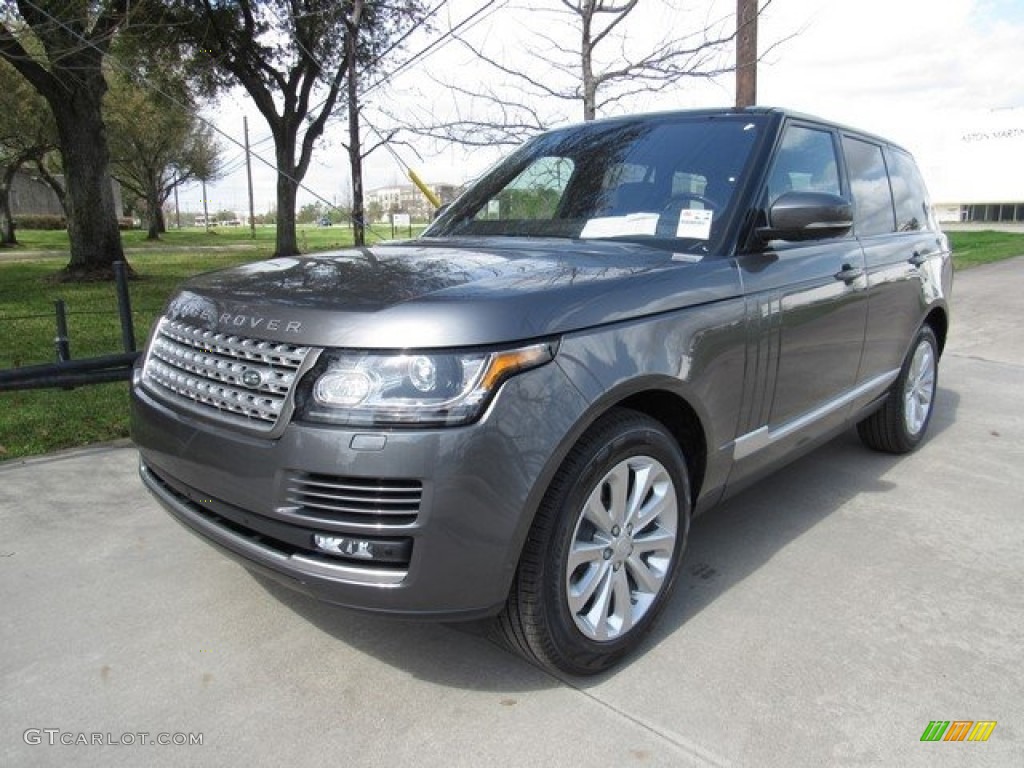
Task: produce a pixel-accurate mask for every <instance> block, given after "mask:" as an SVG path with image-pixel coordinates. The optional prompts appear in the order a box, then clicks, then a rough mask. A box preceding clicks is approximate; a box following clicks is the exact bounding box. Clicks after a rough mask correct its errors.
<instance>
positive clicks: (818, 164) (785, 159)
mask: <svg viewBox="0 0 1024 768" xmlns="http://www.w3.org/2000/svg"><path fill="white" fill-rule="evenodd" d="M838 168H839V164H838V163H837V162H836V147H835V143H834V142H833V141H832V134H831V133H829V132H828V131H822V130H818V129H815V128H808V127H806V126H802V125H790V126H789V127H788V128H787V129H786V133H785V135H784V136H783V138H782V146H781V147H780V148H779V152H778V154H777V155H776V158H775V165H774V166H773V168H772V172H771V173H770V174H769V176H768V204H769V205H771V204H772V203H774V202H775V200H776V199H778V197H779V196H780V195H782V194H784V193H786V192H790V191H798V192H830V193H832V194H833V195H838V194H839V193H840V190H839V172H838Z"/></svg>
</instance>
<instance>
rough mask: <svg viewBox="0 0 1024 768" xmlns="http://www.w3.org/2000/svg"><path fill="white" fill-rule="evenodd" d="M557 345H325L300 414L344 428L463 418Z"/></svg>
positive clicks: (544, 360)
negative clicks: (399, 348)
mask: <svg viewBox="0 0 1024 768" xmlns="http://www.w3.org/2000/svg"><path fill="white" fill-rule="evenodd" d="M556 349H557V344H556V343H555V342H551V341H545V342H539V343H535V344H530V345H528V346H523V347H516V348H514V349H501V350H490V351H480V350H465V351H445V352H438V351H435V350H422V351H416V350H413V351H403V352H396V353H373V352H360V351H349V350H326V351H325V352H324V353H323V354H322V355H321V356H320V360H319V362H318V363H317V365H316V366H315V367H314V368H313V370H312V371H310V372H309V374H307V376H306V378H305V380H304V381H303V385H302V387H300V389H299V393H298V396H297V417H298V418H300V419H303V420H306V421H318V422H324V423H329V424H339V425H346V426H368V427H369V426H377V427H381V426H414V425H415V426H443V425H455V424H467V423H469V422H471V421H474V420H475V419H476V418H478V417H479V415H480V414H481V413H482V412H483V409H484V408H485V407H486V405H487V403H488V402H489V400H490V398H491V396H492V395H493V394H494V392H496V391H497V389H498V387H499V386H501V383H502V382H503V381H505V380H506V379H507V378H509V377H510V376H513V375H515V374H516V373H519V372H521V371H525V370H528V369H530V368H536V367H537V366H539V365H543V364H544V363H547V362H549V361H550V360H552V359H553V358H554V356H555V351H556Z"/></svg>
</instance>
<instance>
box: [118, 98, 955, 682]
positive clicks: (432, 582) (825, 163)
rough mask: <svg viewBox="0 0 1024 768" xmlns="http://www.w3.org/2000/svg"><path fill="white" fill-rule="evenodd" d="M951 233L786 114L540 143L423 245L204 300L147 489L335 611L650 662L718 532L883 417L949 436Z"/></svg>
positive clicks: (682, 120)
mask: <svg viewBox="0 0 1024 768" xmlns="http://www.w3.org/2000/svg"><path fill="white" fill-rule="evenodd" d="M951 279H952V269H951V263H950V252H949V246H948V244H947V240H946V238H945V237H944V235H943V234H942V233H941V232H940V231H939V229H938V227H937V226H936V223H935V220H934V218H933V215H932V209H931V206H930V204H929V201H928V197H927V193H926V191H925V187H924V184H923V183H922V181H921V177H920V175H919V173H918V171H917V169H916V167H915V165H914V161H913V160H912V158H911V156H910V155H909V154H907V152H905V151H904V150H902V149H901V148H899V147H897V146H895V145H893V144H891V143H890V142H887V141H885V140H883V139H880V138H878V137H876V136H871V135H868V134H865V133H862V132H859V131H855V130H851V129H848V128H845V127H842V126H837V125H834V124H831V123H827V122H823V121H821V120H818V119H815V118H811V117H807V116H802V115H796V114H791V113H787V112H785V111H780V110H774V109H746V110H716V111H700V112H682V113H672V114H658V115H644V116H639V117H627V118H618V119H612V120H605V121H598V122H592V123H588V124H585V125H581V126H574V127H569V128H564V129H561V130H556V131H552V132H550V133H546V134H543V135H541V136H539V137H538V138H536V139H534V140H532V141H530V142H529V143H527V144H526V145H525V146H523V147H522V148H521V149H520V150H518V151H517V152H515V153H514V154H512V155H511V156H510V157H509V158H508V159H507V160H505V161H504V162H502V163H501V164H499V165H498V166H497V167H496V168H495V169H494V170H492V171H491V172H490V173H489V174H487V175H486V176H484V177H483V178H482V179H481V180H480V181H479V182H478V183H476V184H474V185H473V186H472V187H471V188H470V189H468V190H467V191H466V192H465V193H464V194H463V195H462V196H461V197H460V198H459V199H458V200H457V201H456V202H454V203H453V204H452V205H451V206H450V207H449V208H447V210H445V211H444V212H443V213H442V214H441V215H440V216H439V217H438V218H437V219H436V220H435V222H434V223H433V224H432V225H431V226H430V227H429V228H428V229H427V230H426V231H425V232H424V233H423V235H422V236H421V237H419V238H417V239H415V240H411V241H408V242H398V243H387V244H381V245H378V246H374V247H372V248H360V249H350V250H345V251H339V252H335V253H326V254H320V255H317V256H312V257H303V258H275V259H270V260H268V261H261V262H257V263H253V264H248V265H245V266H241V267H236V268H233V269H228V270H224V271H220V272H215V273H212V274H207V275H204V276H200V277H197V278H195V279H193V280H191V281H190V282H188V283H187V284H186V285H185V286H183V287H182V288H181V290H180V291H179V292H178V293H177V294H176V295H175V296H174V297H173V298H172V299H171V300H170V302H169V304H168V305H167V308H166V311H165V312H164V314H163V316H162V318H161V319H160V320H159V321H158V323H157V324H156V327H155V328H154V330H153V333H152V336H151V338H150V340H149V344H148V347H147V349H146V353H145V355H144V357H143V359H142V362H141V363H140V365H139V367H138V368H137V370H136V372H135V377H134V383H133V387H132V409H133V414H132V419H133V436H134V438H135V441H136V442H137V444H138V446H139V452H140V455H141V475H142V480H143V482H144V483H145V485H146V486H147V487H148V488H149V490H150V491H152V493H153V494H154V495H155V496H156V498H157V499H158V500H159V501H160V502H161V503H162V504H163V505H164V506H165V507H166V508H167V509H168V510H169V512H170V513H171V514H172V515H173V516H174V517H175V518H176V519H177V520H179V521H180V522H181V523H183V524H184V525H185V526H186V527H187V528H189V529H191V530H192V531H194V532H196V533H198V534H199V535H200V536H202V537H203V538H204V539H206V540H207V541H209V542H211V543H213V544H216V545H218V547H219V548H221V549H222V550H223V551H224V552H225V553H227V554H229V555H231V556H233V557H235V558H237V559H239V560H240V561H241V562H242V563H243V564H244V565H245V566H246V567H248V568H250V569H252V570H254V571H258V572H261V573H263V574H264V575H267V576H270V577H272V578H274V579H276V580H278V581H281V582H283V583H285V584H288V585H290V586H292V587H294V588H296V589H299V590H302V591H303V592H306V593H308V594H311V595H314V596H316V597H318V598H321V599H323V600H326V601H329V602H331V603H336V604H339V605H344V606H350V607H354V608H360V609H364V610H369V611H376V612H381V613H386V614H391V615H396V616H403V617H422V618H428V619H438V620H440V619H444V620H452V619H472V618H481V617H494V622H493V626H494V627H495V628H496V630H497V631H498V632H499V634H500V635H501V636H502V637H503V638H504V639H505V640H507V642H508V643H509V644H510V645H511V646H512V647H513V648H515V649H517V650H519V651H520V652H522V653H523V654H525V655H526V656H527V657H528V658H531V659H533V660H535V661H537V662H539V663H541V664H543V665H546V666H549V667H552V668H555V669H559V670H562V671H565V672H569V673H574V674H588V673H594V672H598V671H600V670H603V669H606V668H608V667H609V666H611V665H612V664H614V663H616V662H617V661H618V660H620V659H621V658H622V657H623V656H624V655H625V654H626V653H627V652H628V651H630V650H631V649H632V648H634V647H635V646H636V645H637V643H638V642H639V641H640V639H641V638H642V637H643V635H644V633H645V632H646V631H647V630H649V629H650V627H651V625H652V623H653V621H654V620H655V618H656V617H657V615H658V613H659V612H660V611H661V610H662V608H663V607H664V605H665V603H666V601H667V600H668V599H669V597H670V594H671V591H672V585H673V582H674V581H675V579H676V577H677V575H678V573H679V562H680V558H681V557H682V556H683V550H684V548H685V546H686V540H687V533H688V531H689V527H690V521H691V518H692V517H693V515H695V514H697V513H700V512H702V511H704V510H706V509H708V508H710V507H712V506H714V505H715V504H716V503H718V502H719V501H721V500H722V499H723V498H725V497H726V496H728V495H730V494H732V493H735V492H736V491H737V490H739V489H741V488H743V487H745V486H746V485H748V484H749V483H751V482H752V481H754V480H756V479H757V478H758V477H761V476H763V475H764V474H765V473H767V472H768V471H770V470H773V469H775V468H777V467H778V466H780V465H781V464H783V463H784V462H786V461H789V460H791V459H793V458H794V457H796V456H797V455H799V454H801V453H803V452H805V451H807V450H809V449H810V448H812V447H814V446H816V445H818V444H820V443H822V442H823V441H825V440H828V439H829V438H830V437H832V436H834V435H835V434H836V433H837V432H839V431H841V430H843V429H844V428H846V427H848V426H850V425H853V424H856V425H857V428H858V430H859V432H860V435H861V437H862V438H863V440H864V442H865V443H866V444H867V445H868V446H870V447H872V448H875V449H879V450H883V451H889V452H893V453H903V452H906V451H910V450H912V449H913V448H915V447H916V446H917V445H918V443H919V442H920V441H921V440H922V438H923V437H924V434H925V431H926V430H927V427H928V422H929V418H930V416H931V413H932V406H933V402H934V397H935V391H936V389H935V388H936V375H937V364H938V360H939V355H940V354H941V352H942V348H943V345H944V343H945V340H946V333H947V327H948V313H949V307H948V301H949V296H950V287H951Z"/></svg>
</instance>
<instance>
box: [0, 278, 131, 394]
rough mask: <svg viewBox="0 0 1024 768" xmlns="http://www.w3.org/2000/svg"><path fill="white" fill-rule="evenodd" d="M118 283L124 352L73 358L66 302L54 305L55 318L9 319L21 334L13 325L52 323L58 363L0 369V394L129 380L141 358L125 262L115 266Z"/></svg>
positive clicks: (60, 301)
mask: <svg viewBox="0 0 1024 768" xmlns="http://www.w3.org/2000/svg"><path fill="white" fill-rule="evenodd" d="M114 284H115V288H116V296H117V315H118V320H119V323H120V328H121V346H122V348H123V351H122V352H116V353H111V354H105V355H98V356H94V357H84V358H79V359H73V358H72V356H71V348H72V346H71V339H70V337H69V334H68V321H67V319H68V308H67V306H66V305H65V303H64V301H63V299H57V300H56V301H55V302H54V308H53V315H51V316H47V315H43V314H36V315H29V316H24V317H20V318H8V320H7V322H8V324H9V325H8V331H9V332H12V333H17V330H18V329H17V328H16V327H13V326H14V324H15V323H16V322H19V321H20V322H21V323H26V324H27V323H32V324H35V323H40V322H47V321H48V322H50V323H52V327H53V329H54V342H53V343H54V351H55V354H56V358H57V360H56V362H53V363H45V364H42V365H26V366H21V367H17V368H10V369H7V370H0V392H8V391H12V390H19V389H44V388H49V387H59V388H63V389H71V388H74V387H80V386H83V385H89V384H103V383H107V382H111V381H127V380H129V379H130V378H131V371H132V366H133V365H134V363H135V360H136V358H137V357H138V356H139V352H138V351H137V349H136V343H135V328H134V325H133V322H132V306H131V296H130V294H129V292H128V275H127V268H126V266H125V263H124V262H123V261H119V262H116V263H115V264H114ZM104 314H107V313H104Z"/></svg>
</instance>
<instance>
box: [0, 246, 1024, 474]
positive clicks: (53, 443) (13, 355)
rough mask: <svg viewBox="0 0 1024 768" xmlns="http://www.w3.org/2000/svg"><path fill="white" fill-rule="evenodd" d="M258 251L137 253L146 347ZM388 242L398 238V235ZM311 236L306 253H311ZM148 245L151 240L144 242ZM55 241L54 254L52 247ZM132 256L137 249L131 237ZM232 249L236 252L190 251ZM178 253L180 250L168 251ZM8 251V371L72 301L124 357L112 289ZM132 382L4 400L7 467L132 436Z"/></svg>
mask: <svg viewBox="0 0 1024 768" xmlns="http://www.w3.org/2000/svg"><path fill="white" fill-rule="evenodd" d="M257 231H258V233H260V234H261V235H263V236H264V237H263V238H262V239H257V242H256V243H255V244H254V243H253V242H252V241H251V240H249V239H248V234H249V232H248V230H244V229H239V228H235V229H232V230H229V234H228V235H225V236H223V238H222V236H221V235H220V234H207V233H206V232H205V231H203V230H183V231H181V232H173V233H170V234H169V235H168V236H167V237H166V238H165V240H164V241H163V248H162V249H161V248H159V247H150V248H149V249H148V250H145V251H142V250H139V251H132V252H131V253H130V255H129V261H130V262H131V264H132V267H133V269H134V270H135V272H136V274H137V275H138V279H137V280H134V281H132V283H131V297H132V309H133V314H134V319H135V335H136V338H137V339H138V342H139V344H140V346H141V344H142V343H143V342H144V340H145V338H146V336H147V334H148V333H149V329H150V326H151V325H152V323H153V321H154V320H155V318H156V317H157V316H158V315H159V313H160V311H161V310H162V308H163V305H164V302H165V301H166V300H167V297H168V296H169V295H170V294H171V292H172V291H173V290H174V288H175V287H176V286H177V285H178V284H179V283H181V281H182V280H184V279H185V278H187V277H189V276H191V275H194V274H198V273H199V272H206V271H209V270H212V269H219V268H222V267H228V266H232V265H234V264H239V263H243V262H246V261H251V260H253V259H257V258H262V257H264V256H266V255H268V254H269V253H270V252H271V251H272V249H273V230H272V229H267V230H257ZM378 233H379V234H380V235H385V234H386V235H387V236H389V237H390V234H391V233H390V227H388V231H387V232H386V233H384V232H380V228H378ZM57 235H60V236H62V237H64V244H63V245H62V246H61V247H62V248H63V247H66V238H67V236H66V234H65V233H63V232H58V233H53V232H24V233H20V237H21V239H22V240H23V241H24V245H23V246H22V249H23V250H59V249H58V248H57V245H58V244H59V238H58V237H57ZM303 235H305V241H304V242H305V244H304V245H303ZM349 236H350V233H349V231H348V230H347V229H345V228H342V227H330V228H327V227H324V228H315V227H311V228H308V229H304V230H302V234H300V238H299V239H300V245H302V247H303V248H305V249H308V250H324V249H330V248H336V247H339V246H342V245H347V244H349V243H350V242H351V241H350V237H349ZM140 239H141V235H140ZM950 239H951V240H952V242H953V247H954V264H955V266H956V268H957V269H966V268H968V267H971V266H974V265H977V264H984V263H987V262H991V261H996V260H999V259H1005V258H1008V257H1011V256H1019V255H1024V235H1021V234H1008V233H1003V232H988V231H984V232H953V233H951V234H950ZM47 242H49V243H50V244H52V245H53V248H46V247H45V245H44V244H45V243H47ZM125 242H126V247H127V248H133V247H134V244H133V241H132V240H131V239H130V238H126V239H125ZM204 245H206V246H209V245H232V246H233V247H232V248H231V249H229V250H209V249H201V248H198V249H195V250H191V251H190V250H188V247H192V248H195V247H196V246H204ZM168 249H170V250H168ZM16 250H17V249H15V251H16ZM7 252H9V251H7V250H4V251H0V323H2V327H3V335H2V336H0V370H3V369H7V368H12V367H18V366H24V365H32V364H37V363H45V362H51V361H53V360H54V359H55V356H54V348H53V337H54V335H55V331H54V315H53V302H54V301H55V300H56V299H58V298H63V299H64V300H65V302H66V304H67V308H68V328H69V335H70V338H71V354H72V357H77V358H82V357H88V356H92V355H100V354H109V353H114V352H119V351H121V332H120V327H119V325H118V319H117V304H116V298H115V295H114V287H113V285H111V284H107V283H87V284H68V283H63V284H54V283H52V282H51V281H49V280H48V278H49V277H50V276H52V275H53V274H54V273H56V272H57V271H58V270H59V269H60V268H61V267H63V266H64V264H65V261H66V256H61V255H59V254H54V255H53V256H46V257H40V258H34V259H31V260H9V261H5V260H4V259H3V256H2V254H3V253H7ZM127 402H128V385H127V383H117V384H103V385H96V386H88V387H80V388H78V389H74V390H71V391H64V390H59V389H53V390H34V391H23V392H6V393H0V461H3V460H5V459H13V458H17V457H23V456H31V455H36V454H41V453H48V452H50V451H54V450H58V449H60V448H68V447H72V446H79V445H87V444H89V443H93V442H98V441H104V440H111V439H114V438H118V437H125V436H127V434H128V408H127Z"/></svg>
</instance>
